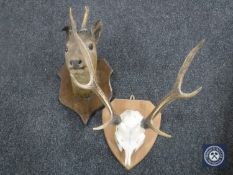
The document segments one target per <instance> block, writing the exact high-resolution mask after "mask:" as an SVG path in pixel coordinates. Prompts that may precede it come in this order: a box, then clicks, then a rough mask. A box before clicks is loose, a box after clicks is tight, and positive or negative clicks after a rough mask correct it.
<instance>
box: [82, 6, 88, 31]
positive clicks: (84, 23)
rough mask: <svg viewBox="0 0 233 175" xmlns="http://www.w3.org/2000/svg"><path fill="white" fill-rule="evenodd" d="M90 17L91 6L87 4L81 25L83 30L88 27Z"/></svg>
mask: <svg viewBox="0 0 233 175" xmlns="http://www.w3.org/2000/svg"><path fill="white" fill-rule="evenodd" d="M88 18H89V7H88V6H85V9H84V14H83V22H82V25H81V30H86V29H87V22H88Z"/></svg>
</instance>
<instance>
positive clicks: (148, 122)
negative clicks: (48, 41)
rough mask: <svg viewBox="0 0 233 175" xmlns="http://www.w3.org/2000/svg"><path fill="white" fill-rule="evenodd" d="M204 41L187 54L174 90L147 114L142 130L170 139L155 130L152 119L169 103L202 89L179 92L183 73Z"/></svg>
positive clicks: (191, 95)
mask: <svg viewBox="0 0 233 175" xmlns="http://www.w3.org/2000/svg"><path fill="white" fill-rule="evenodd" d="M204 41H205V40H204V39H203V40H201V41H200V42H199V43H198V44H197V45H196V47H194V48H193V49H192V50H191V51H190V52H189V54H188V55H187V57H186V59H185V61H184V63H183V65H182V66H181V68H180V70H179V73H178V75H177V79H176V82H175V85H174V88H173V89H172V90H171V91H170V92H169V93H168V94H167V95H166V96H165V97H164V98H163V99H162V100H161V101H160V102H159V104H158V105H157V106H156V107H155V108H154V110H153V111H152V112H151V113H150V114H149V116H148V117H147V118H146V119H144V120H143V121H142V126H143V127H144V128H151V129H152V130H153V131H155V132H157V133H158V134H159V135H161V136H164V137H171V135H169V134H166V133H164V132H162V131H160V130H159V129H158V128H155V127H154V126H153V119H154V118H155V117H156V115H157V114H158V113H159V112H160V111H161V110H163V109H164V108H165V107H166V106H167V105H168V104H170V103H171V102H173V101H175V100H177V99H188V98H191V97H193V96H195V95H197V94H198V93H199V92H200V91H201V89H202V87H199V88H198V89H196V90H195V91H193V92H190V93H185V92H183V91H182V90H181V85H182V83H183V79H184V76H185V73H186V72H187V70H188V68H189V66H190V64H191V62H192V60H193V58H194V56H195V55H196V54H197V52H198V51H199V50H200V48H201V47H202V46H203V44H204Z"/></svg>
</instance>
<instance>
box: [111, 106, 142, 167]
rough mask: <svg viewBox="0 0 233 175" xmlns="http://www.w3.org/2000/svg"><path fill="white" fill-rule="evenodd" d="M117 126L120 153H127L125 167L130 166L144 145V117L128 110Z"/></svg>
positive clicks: (122, 115) (116, 136)
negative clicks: (136, 153)
mask: <svg viewBox="0 0 233 175" xmlns="http://www.w3.org/2000/svg"><path fill="white" fill-rule="evenodd" d="M120 117H121V123H120V124H119V125H117V126H116V132H115V140H116V143H117V146H118V148H119V150H120V151H123V150H124V152H125V165H126V166H127V165H128V166H130V164H131V156H132V154H133V153H134V152H135V151H137V150H138V148H140V147H141V146H142V144H143V143H144V139H145V129H144V128H143V127H141V122H142V119H143V116H142V114H141V113H139V112H138V111H133V110H126V111H124V112H123V113H122V114H121V115H120Z"/></svg>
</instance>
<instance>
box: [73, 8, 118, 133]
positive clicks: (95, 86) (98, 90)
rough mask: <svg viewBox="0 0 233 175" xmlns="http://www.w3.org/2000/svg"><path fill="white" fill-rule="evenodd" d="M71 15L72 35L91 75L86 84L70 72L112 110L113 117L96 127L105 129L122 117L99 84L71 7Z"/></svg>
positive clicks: (76, 81)
mask: <svg viewBox="0 0 233 175" xmlns="http://www.w3.org/2000/svg"><path fill="white" fill-rule="evenodd" d="M88 13H89V10H88V8H85V13H84V19H83V25H82V27H83V26H84V27H85V26H86V21H87V18H88ZM69 17H70V23H71V27H72V35H73V37H74V38H75V42H77V45H78V46H79V48H80V51H81V53H82V55H83V58H84V61H85V63H86V65H87V68H88V71H89V75H90V78H89V82H88V83H86V84H82V83H80V82H78V80H77V79H76V78H75V76H74V75H73V74H72V73H70V77H71V79H72V81H73V82H74V83H75V84H76V85H77V86H78V87H80V88H82V89H88V90H92V91H93V92H94V93H95V94H96V95H97V96H98V97H99V99H100V100H101V102H102V103H103V104H104V105H105V106H106V107H107V108H108V110H109V112H110V116H111V119H110V120H109V121H108V122H107V123H105V124H103V125H101V126H99V127H97V128H94V129H95V130H99V129H103V128H105V127H106V126H108V125H109V124H110V123H114V124H117V123H119V122H120V118H119V117H117V116H116V115H115V113H114V111H113V108H112V105H111V103H110V102H109V100H108V98H107V97H106V96H105V94H104V92H103V91H102V89H101V88H100V87H99V85H98V83H97V80H96V74H95V70H94V66H93V63H92V59H91V55H90V53H89V51H88V49H87V46H86V45H85V43H84V42H83V40H82V39H81V37H80V36H79V34H78V33H77V27H76V22H75V20H74V18H73V14H72V9H71V8H70V11H69Z"/></svg>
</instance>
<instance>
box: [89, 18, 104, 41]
mask: <svg viewBox="0 0 233 175" xmlns="http://www.w3.org/2000/svg"><path fill="white" fill-rule="evenodd" d="M102 29H103V23H102V21H100V20H98V21H96V22H95V24H94V25H93V26H92V28H91V33H92V35H93V37H94V38H95V41H96V43H97V42H98V40H99V38H100V35H101V32H102Z"/></svg>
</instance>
